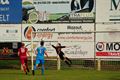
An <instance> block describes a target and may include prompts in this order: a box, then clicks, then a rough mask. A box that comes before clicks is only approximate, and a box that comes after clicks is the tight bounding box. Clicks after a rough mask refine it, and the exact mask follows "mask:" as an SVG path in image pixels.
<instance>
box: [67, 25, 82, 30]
mask: <svg viewBox="0 0 120 80" xmlns="http://www.w3.org/2000/svg"><path fill="white" fill-rule="evenodd" d="M67 29H68V30H69V29H70V30H83V29H82V26H71V25H68V26H67Z"/></svg>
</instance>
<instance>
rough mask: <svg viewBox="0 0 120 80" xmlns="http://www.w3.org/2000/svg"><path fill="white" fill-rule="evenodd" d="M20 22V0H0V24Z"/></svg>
mask: <svg viewBox="0 0 120 80" xmlns="http://www.w3.org/2000/svg"><path fill="white" fill-rule="evenodd" d="M21 22H22V0H0V24H19V23H21Z"/></svg>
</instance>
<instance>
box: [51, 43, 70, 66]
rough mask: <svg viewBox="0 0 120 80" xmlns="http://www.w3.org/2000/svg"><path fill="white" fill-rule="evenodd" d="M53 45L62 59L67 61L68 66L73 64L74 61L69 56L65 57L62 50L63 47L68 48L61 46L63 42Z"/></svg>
mask: <svg viewBox="0 0 120 80" xmlns="http://www.w3.org/2000/svg"><path fill="white" fill-rule="evenodd" d="M52 47H53V48H55V50H56V52H57V54H58V55H59V57H60V59H61V60H64V61H65V63H66V64H67V65H68V66H71V64H72V61H71V60H70V59H69V58H68V57H65V55H64V53H63V51H62V50H61V49H62V48H66V46H61V44H60V43H58V44H57V45H56V46H54V45H52Z"/></svg>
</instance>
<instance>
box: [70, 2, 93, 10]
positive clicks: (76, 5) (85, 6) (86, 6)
mask: <svg viewBox="0 0 120 80" xmlns="http://www.w3.org/2000/svg"><path fill="white" fill-rule="evenodd" d="M93 7H94V0H72V1H71V11H77V12H91V11H92V9H93Z"/></svg>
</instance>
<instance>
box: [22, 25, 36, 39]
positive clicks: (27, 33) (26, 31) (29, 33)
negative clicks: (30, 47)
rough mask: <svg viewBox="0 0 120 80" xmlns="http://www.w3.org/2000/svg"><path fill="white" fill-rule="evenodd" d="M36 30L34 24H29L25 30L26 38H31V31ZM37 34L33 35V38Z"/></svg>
mask: <svg viewBox="0 0 120 80" xmlns="http://www.w3.org/2000/svg"><path fill="white" fill-rule="evenodd" d="M33 31H36V29H35V28H34V27H33V26H28V27H26V28H25V30H24V36H25V38H26V39H28V40H31V32H33ZM35 36H36V34H34V35H33V38H35Z"/></svg>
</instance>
